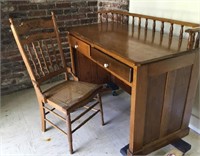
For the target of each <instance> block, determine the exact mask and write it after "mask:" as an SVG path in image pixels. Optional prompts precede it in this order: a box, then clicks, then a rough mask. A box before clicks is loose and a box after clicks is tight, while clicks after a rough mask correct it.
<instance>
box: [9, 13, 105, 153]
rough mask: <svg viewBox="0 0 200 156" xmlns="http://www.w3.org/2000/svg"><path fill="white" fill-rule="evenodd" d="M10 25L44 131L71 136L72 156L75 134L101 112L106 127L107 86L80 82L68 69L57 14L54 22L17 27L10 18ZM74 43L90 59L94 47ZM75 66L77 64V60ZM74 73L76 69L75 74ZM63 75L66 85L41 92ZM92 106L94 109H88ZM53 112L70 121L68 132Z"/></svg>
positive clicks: (69, 139)
mask: <svg viewBox="0 0 200 156" xmlns="http://www.w3.org/2000/svg"><path fill="white" fill-rule="evenodd" d="M10 23H11V29H12V32H13V35H14V37H15V40H16V43H17V46H18V48H19V51H20V53H21V55H22V58H23V60H24V63H25V65H26V68H27V70H28V73H29V75H30V78H31V81H32V83H33V86H34V89H35V92H36V95H37V99H38V103H39V106H40V114H41V122H42V131H44V132H45V131H46V123H49V124H50V125H52V126H53V127H54V128H56V129H58V130H60V131H61V132H62V133H63V134H65V135H67V136H68V144H69V151H70V153H71V154H72V153H73V140H72V133H74V132H75V131H76V130H78V129H79V128H80V127H82V126H83V125H84V124H85V123H86V122H88V121H89V120H90V119H91V118H92V117H94V116H95V115H96V114H97V113H99V112H100V114H101V121H102V125H104V118H103V108H102V101H101V96H100V95H99V93H100V92H101V90H102V88H103V86H102V85H97V84H93V83H86V82H81V81H78V78H77V77H76V76H75V75H74V73H73V72H72V71H71V68H69V67H67V66H66V64H67V63H66V60H65V57H64V53H63V50H62V45H61V39H60V37H59V32H58V27H57V24H56V19H55V15H54V14H53V13H52V19H51V18H48V19H34V20H30V19H29V20H28V19H27V20H24V21H23V22H22V23H20V24H14V22H13V20H12V19H10ZM70 42H71V44H72V45H73V46H75V48H76V49H78V50H79V51H80V52H82V53H83V55H85V56H87V57H89V55H90V45H88V44H86V43H84V42H82V41H79V40H77V39H76V38H74V37H71V38H70ZM71 57H73V56H71ZM72 65H74V62H73V61H72ZM90 65H91V64H89V66H90ZM96 66H97V65H96ZM74 70H75V69H74V67H73V71H74ZM59 74H65V78H66V80H65V81H64V82H61V83H59V84H57V85H54V86H53V87H51V88H49V89H47V90H42V89H41V84H42V82H44V81H46V80H49V79H51V78H53V77H54V76H57V75H59ZM95 74H96V72H95ZM68 75H71V77H72V78H73V80H69V77H68ZM71 77H70V78H71ZM89 80H91V78H89ZM91 102H92V103H93V104H92V103H91ZM89 103H90V104H91V106H88V107H85V106H86V105H88V104H89ZM97 105H99V108H98V109H94V107H96V106H97ZM78 108H83V109H86V110H84V111H83V112H82V113H80V114H79V115H78V116H77V117H75V119H73V120H72V119H71V116H70V115H71V113H72V112H74V111H76V110H77V109H78ZM91 110H92V111H94V113H93V114H92V115H90V116H89V117H88V118H86V119H85V120H83V122H82V123H78V126H77V127H72V124H73V123H74V122H75V121H77V120H78V119H80V118H81V117H82V116H83V115H85V114H86V113H88V112H89V111H91ZM58 112H59V113H58ZM49 113H51V114H52V115H54V116H56V117H58V118H59V119H61V120H62V121H65V122H66V124H67V132H65V131H64V130H62V129H61V128H59V127H58V126H57V125H56V124H54V123H53V122H52V121H51V120H50V119H49V118H48V114H49ZM61 114H63V115H61Z"/></svg>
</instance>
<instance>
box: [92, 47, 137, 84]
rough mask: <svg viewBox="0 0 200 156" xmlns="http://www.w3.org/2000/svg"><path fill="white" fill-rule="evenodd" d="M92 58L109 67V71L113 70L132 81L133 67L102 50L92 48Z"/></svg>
mask: <svg viewBox="0 0 200 156" xmlns="http://www.w3.org/2000/svg"><path fill="white" fill-rule="evenodd" d="M90 56H91V58H93V59H94V60H95V61H97V62H98V63H99V64H100V65H102V66H103V67H104V68H107V70H108V71H112V72H113V73H115V74H116V75H118V76H119V77H121V78H123V79H124V80H126V81H128V82H132V72H133V70H132V68H131V67H129V66H127V65H125V64H124V63H122V62H120V61H118V60H116V59H114V58H112V57H110V56H108V55H106V54H104V53H102V52H101V51H99V50H97V49H95V48H91V54H90Z"/></svg>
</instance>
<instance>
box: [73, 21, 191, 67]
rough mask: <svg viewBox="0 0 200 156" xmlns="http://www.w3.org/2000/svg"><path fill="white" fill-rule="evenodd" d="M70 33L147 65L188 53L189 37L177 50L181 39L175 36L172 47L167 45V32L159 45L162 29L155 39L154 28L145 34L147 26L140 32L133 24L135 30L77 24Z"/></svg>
mask: <svg viewBox="0 0 200 156" xmlns="http://www.w3.org/2000/svg"><path fill="white" fill-rule="evenodd" d="M70 34H72V35H75V36H76V37H79V38H80V39H83V40H84V41H87V42H88V43H90V44H92V45H95V46H98V47H101V48H103V49H105V50H106V51H109V52H110V53H112V54H114V55H116V56H118V57H121V58H123V59H126V60H127V61H129V62H131V63H134V64H146V63H149V62H154V61H158V60H162V59H165V58H170V57H174V56H176V55H177V54H180V53H184V52H187V40H186V39H183V41H182V46H181V48H180V50H178V42H179V38H178V37H176V36H173V39H172V44H171V47H170V48H168V40H169V37H168V36H169V34H164V37H163V42H162V44H161V45H160V33H159V32H156V33H155V37H154V41H153V42H152V30H148V31H147V33H146V34H147V35H146V37H145V29H144V28H141V30H140V32H139V31H138V27H134V33H133V28H132V26H131V25H122V24H117V23H101V24H92V25H86V26H78V27H73V28H71V29H70ZM145 38H146V39H145Z"/></svg>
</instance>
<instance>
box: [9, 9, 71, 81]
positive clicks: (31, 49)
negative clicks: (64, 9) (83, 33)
mask: <svg viewBox="0 0 200 156" xmlns="http://www.w3.org/2000/svg"><path fill="white" fill-rule="evenodd" d="M10 23H11V30H12V32H13V35H14V38H15V41H16V43H17V46H18V48H19V51H20V53H21V55H22V58H23V60H24V63H25V65H26V68H27V70H28V73H29V75H30V77H31V80H32V82H33V81H36V82H37V83H38V84H41V83H42V82H44V81H46V80H48V79H50V78H52V77H54V76H56V75H59V74H61V73H63V72H65V73H66V72H67V70H66V61H65V56H64V53H63V49H62V45H61V39H60V37H59V32H58V27H57V24H56V20H55V15H54V13H53V12H52V17H46V18H37V19H28V20H24V21H22V22H19V23H17V22H14V21H13V20H12V19H10ZM66 74H67V73H66Z"/></svg>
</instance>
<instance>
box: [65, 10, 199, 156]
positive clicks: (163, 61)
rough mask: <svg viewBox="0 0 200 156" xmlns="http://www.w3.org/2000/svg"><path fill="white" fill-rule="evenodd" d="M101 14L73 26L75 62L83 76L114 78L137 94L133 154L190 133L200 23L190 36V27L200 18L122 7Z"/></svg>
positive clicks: (134, 97) (75, 68)
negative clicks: (137, 11)
mask: <svg viewBox="0 0 200 156" xmlns="http://www.w3.org/2000/svg"><path fill="white" fill-rule="evenodd" d="M129 17H132V18H133V19H134V20H133V23H132V24H128V22H127V21H128V18H129ZM136 18H137V19H138V20H137V21H136ZM100 19H101V23H99V24H93V25H86V26H81V27H74V28H71V29H70V31H69V35H68V37H69V44H70V49H71V58H72V68H73V72H74V73H75V74H76V75H77V76H78V77H79V79H81V80H82V81H89V82H93V83H106V82H109V81H113V82H115V83H116V84H117V85H119V86H120V87H121V88H123V89H124V90H125V91H127V92H128V93H129V94H131V105H130V134H127V135H129V149H128V151H127V152H128V155H133V154H148V153H150V152H152V151H154V150H156V149H158V148H160V147H162V146H165V145H167V144H169V143H170V142H171V141H174V140H176V139H178V138H182V137H184V136H186V135H187V134H188V133H189V128H188V124H189V120H190V114H191V107H192V103H193V99H194V96H195V91H196V88H197V83H198V76H199V63H198V60H199V28H196V29H189V30H187V31H188V32H189V33H188V34H189V35H188V36H187V35H185V31H184V29H185V28H186V27H196V26H198V24H195V23H189V22H181V21H176V20H170V19H164V18H157V17H151V16H146V15H140V14H131V13H124V12H119V11H105V12H101V13H100ZM103 20H105V22H103ZM142 20H143V21H142ZM150 21H152V22H151V23H152V24H151V25H150ZM136 22H137V24H136ZM159 22H160V23H161V24H160V25H159V28H157V27H156V24H157V25H158V24H159ZM142 23H143V24H142ZM167 24H169V27H168V28H169V31H168V32H165V27H164V26H165V25H167ZM175 25H177V26H179V28H180V31H179V32H180V33H178V35H177V36H176V35H173V30H174V29H177V28H176V27H175ZM122 105H123V103H122Z"/></svg>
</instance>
